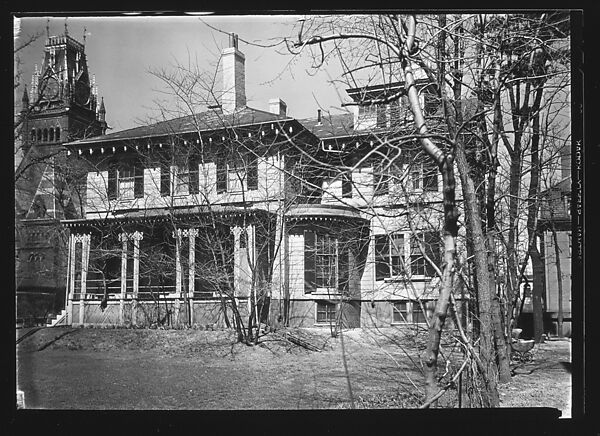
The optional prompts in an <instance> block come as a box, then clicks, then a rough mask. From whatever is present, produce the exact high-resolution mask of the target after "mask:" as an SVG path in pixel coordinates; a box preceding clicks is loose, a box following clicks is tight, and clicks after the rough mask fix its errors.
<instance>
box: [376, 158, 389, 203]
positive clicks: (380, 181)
mask: <svg viewBox="0 0 600 436" xmlns="http://www.w3.org/2000/svg"><path fill="white" fill-rule="evenodd" d="M388 178H389V175H388V174H387V170H386V169H385V168H384V166H383V164H382V163H379V164H377V165H374V166H373V195H386V194H387V193H388V192H389V189H388Z"/></svg>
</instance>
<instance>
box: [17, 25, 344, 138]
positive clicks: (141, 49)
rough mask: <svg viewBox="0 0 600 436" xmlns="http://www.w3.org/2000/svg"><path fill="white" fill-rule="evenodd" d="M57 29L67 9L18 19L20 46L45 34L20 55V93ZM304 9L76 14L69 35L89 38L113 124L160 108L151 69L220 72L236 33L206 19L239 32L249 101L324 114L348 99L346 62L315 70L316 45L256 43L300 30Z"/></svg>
mask: <svg viewBox="0 0 600 436" xmlns="http://www.w3.org/2000/svg"><path fill="white" fill-rule="evenodd" d="M48 18H50V21H49V33H50V35H51V36H53V35H62V34H64V31H65V18H64V17H21V18H20V19H17V22H15V46H18V44H19V42H21V41H24V40H25V39H26V38H27V36H28V35H33V34H36V33H39V34H41V37H40V38H38V39H37V40H36V41H35V42H34V43H33V44H31V45H30V46H28V47H26V48H24V49H23V50H21V51H20V52H19V53H18V55H19V58H20V61H21V70H22V72H23V75H22V81H21V86H20V87H19V88H18V89H17V91H16V96H17V97H16V98H17V100H16V101H20V98H21V96H22V93H23V85H25V84H26V85H27V88H28V89H31V75H32V73H33V71H34V65H35V64H37V65H38V68H41V65H42V61H43V50H44V44H45V40H46V25H47V19H48ZM298 18H300V17H298V16H291V15H287V16H276V15H265V16H208V15H202V16H197V15H196V16H189V15H188V16H185V15H183V16H177V17H174V16H170V17H167V16H162V17H161V16H112V17H107V16H105V17H68V19H67V20H66V22H67V28H68V32H69V35H70V36H71V37H73V38H75V39H76V40H78V41H80V42H83V33H84V29H85V31H86V35H87V36H86V41H85V52H86V56H87V61H88V69H89V72H90V75H92V74H93V75H95V76H96V84H97V86H98V94H99V96H101V97H104V103H105V106H106V120H107V122H108V125H109V127H111V128H112V130H110V132H116V131H120V130H124V129H128V128H132V127H136V126H139V125H140V124H143V123H144V120H147V119H148V117H149V116H152V114H153V113H154V114H155V113H156V110H157V104H156V102H155V101H156V99H160V98H161V94H160V93H159V92H158V91H159V90H160V89H161V87H162V85H161V83H160V82H159V80H158V79H156V78H155V77H153V76H152V75H151V74H150V73H149V70H152V69H159V68H165V69H167V70H171V71H172V68H173V66H174V64H175V63H177V62H179V63H183V64H188V62H189V61H191V62H195V63H197V64H198V66H199V68H200V70H203V71H205V72H207V73H211V74H212V73H214V71H215V68H216V64H217V62H218V58H219V54H220V52H221V50H222V49H223V48H225V47H227V45H228V36H227V35H226V34H224V33H221V32H219V31H217V30H214V29H211V27H209V26H208V25H207V24H206V23H208V24H210V26H213V27H215V28H218V29H220V30H222V31H224V32H227V33H229V32H235V33H237V34H238V35H239V49H240V50H241V51H242V52H243V53H244V54H245V56H246V96H247V100H248V101H247V105H248V106H250V107H253V108H256V109H262V110H268V101H269V99H272V98H281V99H282V100H283V101H285V102H286V104H287V108H288V115H290V116H292V117H295V118H298V119H302V118H311V117H316V114H317V109H318V108H322V109H324V110H325V111H328V110H329V111H332V113H336V112H339V111H342V110H344V109H342V108H341V102H342V100H343V101H348V100H349V99H348V97H347V95H346V93H345V91H344V89H345V88H344V87H343V86H340V85H334V84H333V83H332V80H334V79H339V77H340V75H341V71H342V70H341V66H340V65H339V63H338V62H330V63H329V64H328V65H327V68H326V69H322V70H320V71H318V72H316V73H315V71H314V70H311V68H310V66H311V59H310V58H309V56H308V53H306V54H302V55H300V56H298V57H293V56H292V55H290V54H287V55H284V54H279V53H278V51H279V52H281V51H283V50H282V49H283V48H284V46H282V45H278V46H277V47H267V48H263V47H258V46H256V45H252V44H248V43H246V42H245V41H249V42H251V43H259V44H262V45H272V44H273V43H274V42H276V41H281V40H282V36H290V35H293V31H292V27H293V25H294V24H295V23H296V22H297V20H298Z"/></svg>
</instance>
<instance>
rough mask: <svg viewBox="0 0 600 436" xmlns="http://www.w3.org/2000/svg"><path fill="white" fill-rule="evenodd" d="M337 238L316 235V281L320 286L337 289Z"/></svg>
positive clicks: (318, 286)
mask: <svg viewBox="0 0 600 436" xmlns="http://www.w3.org/2000/svg"><path fill="white" fill-rule="evenodd" d="M337 248H338V247H337V239H335V238H333V237H332V236H330V235H327V234H325V235H322V234H318V233H317V234H316V235H315V249H316V250H315V281H316V285H317V289H318V288H326V289H332V288H333V289H337V266H338V254H337Z"/></svg>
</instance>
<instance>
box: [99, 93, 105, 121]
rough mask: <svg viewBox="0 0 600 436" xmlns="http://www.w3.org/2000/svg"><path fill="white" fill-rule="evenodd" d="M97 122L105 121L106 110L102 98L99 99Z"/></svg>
mask: <svg viewBox="0 0 600 436" xmlns="http://www.w3.org/2000/svg"><path fill="white" fill-rule="evenodd" d="M98 120H99V121H106V108H105V107H104V97H102V98H101V99H100V108H99V109H98Z"/></svg>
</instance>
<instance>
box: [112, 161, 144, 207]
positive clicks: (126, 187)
mask: <svg viewBox="0 0 600 436" xmlns="http://www.w3.org/2000/svg"><path fill="white" fill-rule="evenodd" d="M107 194H108V199H109V200H117V199H118V200H132V199H134V198H142V197H143V196H144V167H143V166H142V165H141V164H140V163H129V164H127V163H125V164H121V165H119V166H116V165H114V166H112V167H110V168H109V170H108V186H107Z"/></svg>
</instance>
